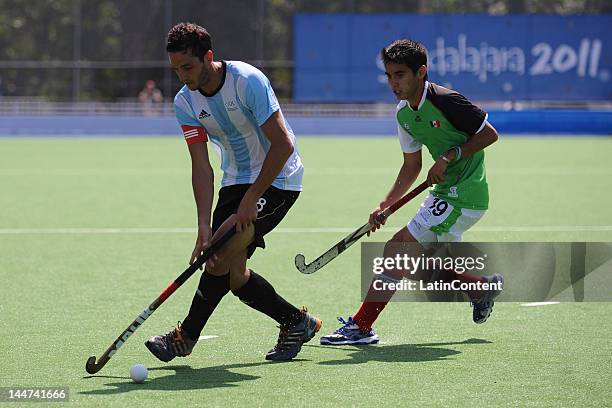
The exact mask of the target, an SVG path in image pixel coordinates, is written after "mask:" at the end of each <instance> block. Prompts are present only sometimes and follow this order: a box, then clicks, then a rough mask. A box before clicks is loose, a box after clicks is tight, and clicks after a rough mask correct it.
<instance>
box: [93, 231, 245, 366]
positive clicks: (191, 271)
mask: <svg viewBox="0 0 612 408" xmlns="http://www.w3.org/2000/svg"><path fill="white" fill-rule="evenodd" d="M235 232H236V228H235V227H233V228H231V229H230V230H229V231H227V232H226V233H225V234H224V235H222V236H221V238H219V239H218V240H217V241H216V242H215V243H213V244H212V245H211V246H210V247H208V248H207V249H206V250H205V251H204V252H203V253H202V255H200V256H199V257H198V258H197V259H196V261H195V262H194V263H193V264H192V265H190V266H189V268H187V269H185V271H184V272H183V273H181V274H180V275H179V277H178V278H176V279H175V280H174V282H172V283H171V284H170V285H168V287H167V288H166V289H164V291H163V292H162V293H161V294H160V295H159V296H158V297H157V299H155V300H154V301H153V303H151V304H150V305H149V307H148V308H146V309H145V310H144V311H143V312H142V313H141V314H140V315H139V316H138V317H137V318H136V320H134V321H133V322H132V324H130V325H129V326H128V328H127V329H125V330H124V331H123V333H121V334H120V335H119V337H117V339H116V340H115V341H114V342H113V344H112V345H111V346H110V347H109V348H108V350H106V351H105V352H104V354H102V356H101V357H100V359H99V360H98V361H97V362H96V356H91V357H89V359H88V360H87V364H85V370H87V372H88V373H89V374H95V373H97V372H98V371H100V370H101V369H102V367H104V365H105V364H106V363H108V360H110V358H111V357H112V356H113V355H114V354H115V353H116V352H117V350H119V347H121V346H122V345H123V343H125V342H126V341H127V339H128V338H129V337H130V336H131V335H132V334H134V332H135V331H136V329H138V328H139V327H140V326H141V325H142V324H143V323H144V321H145V320H147V319H148V318H149V316H151V315H152V314H153V312H154V311H155V310H156V309H157V308H158V307H159V306H160V305H161V304H162V303H164V301H165V300H166V299H168V298H169V297H170V295H172V293H174V291H175V290H177V289H178V288H179V287H181V285H182V284H183V283H185V281H186V280H187V279H189V278H190V277H191V275H193V274H194V273H195V272H196V271H197V270H198V269H199V268H200V267H201V266H202V265H204V263H205V262H206V261H207V260H208V259H209V258H210V257H211V256H212V255H213V254H214V253H215V252H217V251H218V250H219V249H220V248H221V247H222V246H223V245H225V243H226V242H227V241H229V239H230V238H231V237H232V236H233V235H234V233H235Z"/></svg>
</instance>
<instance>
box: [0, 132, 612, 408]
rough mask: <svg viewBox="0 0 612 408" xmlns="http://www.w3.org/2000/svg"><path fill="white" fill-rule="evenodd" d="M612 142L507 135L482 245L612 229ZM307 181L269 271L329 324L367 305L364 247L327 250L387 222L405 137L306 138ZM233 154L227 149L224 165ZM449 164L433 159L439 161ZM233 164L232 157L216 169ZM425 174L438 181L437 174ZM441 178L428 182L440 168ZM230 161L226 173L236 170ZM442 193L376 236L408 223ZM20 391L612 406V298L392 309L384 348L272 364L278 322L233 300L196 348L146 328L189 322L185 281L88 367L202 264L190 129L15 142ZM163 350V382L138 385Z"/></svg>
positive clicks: (5, 374) (8, 252)
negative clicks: (481, 309) (141, 372)
mask: <svg viewBox="0 0 612 408" xmlns="http://www.w3.org/2000/svg"><path fill="white" fill-rule="evenodd" d="M611 147H612V140H611V139H610V138H587V137H580V138H567V137H564V138H552V137H545V138H526V137H502V138H500V140H499V142H498V143H497V144H496V145H494V146H492V147H491V148H490V149H488V151H487V156H486V162H487V176H488V180H489V186H490V192H491V206H490V210H489V211H488V212H487V214H486V216H485V217H484V218H483V219H482V221H481V222H479V223H478V224H477V225H476V226H475V228H474V229H473V230H471V231H469V232H468V233H466V234H465V239H466V240H468V241H491V242H498V241H562V242H564V241H605V242H611V241H612V212H610V210H609V206H610V202H612V196H611V195H612V193H611V189H610V183H609V181H608V180H609V177H610V176H611V175H612V164H610V160H609V159H608V156H609V152H610V151H611ZM299 148H300V151H301V153H302V156H303V159H304V164H305V166H306V175H305V178H304V192H303V193H302V195H301V197H300V199H299V200H298V202H297V203H296V205H295V207H294V208H293V209H292V211H291V212H290V213H289V215H288V216H287V218H286V219H285V220H284V221H283V223H282V224H281V225H280V226H279V228H278V230H277V231H274V232H273V233H271V234H270V235H268V237H267V238H266V241H267V248H266V250H265V251H258V252H257V253H256V254H255V256H254V257H253V259H252V262H251V266H252V268H253V269H254V270H256V271H257V272H258V273H260V274H262V275H264V276H265V277H266V278H267V279H268V280H270V281H271V282H272V283H273V284H274V286H275V288H276V289H277V291H278V292H279V293H281V294H282V295H283V296H284V297H285V298H286V299H288V300H290V301H291V302H293V303H295V304H296V305H298V306H300V305H307V306H308V308H309V310H310V311H311V312H312V313H313V314H316V315H317V316H319V317H320V318H322V319H323V321H324V325H323V328H322V333H323V334H327V333H329V332H331V331H333V330H334V329H336V328H337V322H336V321H335V318H336V316H344V317H346V316H348V315H350V314H353V313H354V312H355V311H356V309H357V307H358V306H359V304H360V299H359V295H360V292H359V290H360V287H359V285H360V279H359V267H360V257H359V245H355V246H354V247H352V248H351V249H349V250H348V251H347V252H346V253H344V254H342V255H341V256H340V257H339V258H338V259H336V260H334V261H333V262H332V263H330V264H329V265H327V266H326V267H325V268H324V269H322V270H321V271H319V272H317V273H316V274H313V275H308V276H306V275H301V274H300V273H299V272H298V271H297V270H296V269H295V267H294V266H293V258H294V256H295V254H297V253H298V252H300V253H303V254H305V255H306V258H307V260H312V259H313V258H314V257H316V256H318V255H319V254H320V253H322V252H323V251H325V250H326V249H328V248H329V247H330V246H331V245H333V244H334V243H336V242H337V241H338V240H340V239H341V238H342V237H343V236H345V235H346V234H347V233H348V232H349V231H351V230H352V229H355V228H357V227H359V226H360V225H362V224H363V223H364V222H365V221H366V220H367V215H368V213H369V211H370V210H371V209H372V208H373V207H374V206H375V205H376V204H377V203H378V202H379V201H380V199H381V198H382V197H383V195H384V194H385V192H386V191H387V190H388V188H389V186H390V185H391V183H392V182H393V180H394V178H395V175H396V173H397V169H398V167H399V165H400V163H401V152H400V148H399V143H398V141H397V140H396V139H394V138H380V137H376V138H375V137H372V138H365V137H362V138H348V137H342V138H333V137H320V138H314V137H308V138H301V139H300V140H299ZM215 161H216V159H215ZM430 164H431V159H430V158H427V160H425V164H424V172H425V171H426V170H427V169H428V167H429V165H430ZM214 166H215V167H217V165H216V164H215V165H214ZM423 177H424V176H423ZM421 178H422V177H421ZM219 180H220V175H219V174H218V173H217V180H216V181H217V182H218V181H219ZM423 197H424V195H422V196H420V197H419V199H417V200H415V201H414V202H412V203H409V204H408V205H406V206H405V208H403V209H401V210H400V211H398V212H397V213H396V214H395V215H393V217H392V218H391V219H390V220H389V222H388V223H387V227H386V228H385V229H384V230H383V231H381V232H378V233H377V234H376V235H375V236H373V237H372V238H370V239H369V240H370V241H373V240H378V241H384V240H385V239H388V238H389V237H390V236H391V234H392V233H393V232H395V231H396V230H397V229H399V228H401V226H402V225H403V224H404V223H405V222H407V221H408V220H409V219H410V218H411V216H412V215H413V214H414V212H415V210H416V209H417V207H418V205H419V204H420V201H421V200H422V199H423ZM0 209H1V211H0V279H1V281H2V295H3V296H2V301H0V315H1V316H2V319H1V321H2V336H0V387H34V386H35V387H69V392H70V401H71V402H70V403H69V404H68V405H70V406H118V407H119V406H120V407H124V406H155V407H157V406H189V405H192V404H197V405H202V406H266V407H267V406H271V405H275V406H277V405H278V406H319V405H320V406H331V405H339V406H351V405H352V406H400V405H406V406H453V405H455V406H474V405H487V406H602V405H606V404H609V401H611V400H612V391H611V389H610V387H609V384H610V383H612V374H611V370H610V367H612V343H611V342H610V341H609V338H610V337H612V323H610V322H611V319H610V313H611V312H612V304H611V303H604V302H599V303H561V304H554V305H548V306H540V307H524V306H522V305H521V304H519V303H498V304H496V306H495V311H494V313H493V315H492V317H491V318H490V320H489V321H488V322H487V323H486V324H484V325H475V324H473V323H472V321H471V309H470V307H469V305H468V304H465V303H454V304H449V303H435V304H432V303H392V304H390V305H389V306H388V307H387V309H386V310H385V311H384V313H383V314H382V315H381V318H380V319H379V321H377V323H376V325H375V329H376V330H377V332H378V334H379V335H380V336H381V339H382V341H383V344H380V345H377V346H369V347H350V346H343V347H338V348H331V347H322V346H319V345H318V338H315V339H314V340H313V341H312V342H310V343H308V344H307V345H305V346H304V348H303V349H302V352H301V353H300V354H299V356H298V358H297V359H296V361H293V362H290V363H269V362H266V361H265V360H264V354H265V353H266V352H267V351H268V350H269V349H270V348H271V347H272V346H273V345H274V343H275V341H276V336H277V333H278V332H277V329H276V327H275V322H273V321H272V320H270V319H269V318H267V317H266V316H264V315H261V314H259V313H257V312H255V311H253V310H251V309H249V308H248V307H246V306H245V305H243V304H242V303H240V302H239V301H238V300H237V299H236V298H234V297H233V296H232V295H231V294H230V295H228V296H226V298H224V300H223V301H222V303H221V304H220V306H219V307H218V309H217V310H216V312H215V314H214V315H213V316H212V318H211V319H210V321H209V324H208V325H207V327H206V328H205V331H204V333H203V335H210V336H218V337H214V338H211V339H208V340H202V341H201V342H200V343H199V344H198V345H197V347H196V348H195V350H194V352H193V354H192V355H191V356H190V357H188V358H184V359H183V358H181V359H175V360H174V361H172V362H171V363H169V364H164V363H161V362H159V361H157V360H155V358H154V357H153V356H151V355H150V354H149V352H148V351H147V350H146V348H145V347H144V346H143V341H144V340H145V339H147V338H148V337H149V336H151V335H154V334H160V333H162V332H166V331H168V330H169V329H171V328H172V326H173V325H174V324H176V322H177V321H178V320H181V319H183V318H184V316H185V314H186V311H187V309H188V307H189V304H190V302H191V297H192V294H193V292H194V291H195V288H196V285H197V281H198V278H197V277H193V278H192V279H191V280H189V281H188V282H187V283H186V284H185V285H184V286H183V287H182V288H181V289H179V290H178V291H177V292H176V293H175V294H174V295H173V296H172V297H171V298H170V299H169V300H168V301H167V302H166V303H165V304H164V305H163V306H162V307H161V308H160V309H159V310H158V311H156V312H155V314H154V315H153V316H152V317H151V318H150V319H149V320H147V321H146V323H145V324H144V325H143V326H142V327H141V328H140V329H139V330H138V331H136V333H135V334H134V335H133V336H132V337H131V338H130V339H129V340H128V341H127V342H126V344H125V345H124V346H123V347H122V348H121V349H120V351H119V352H118V353H117V354H116V355H115V356H114V357H113V358H112V359H111V360H110V362H109V363H108V364H107V366H106V367H104V368H103V369H102V370H101V371H100V372H99V373H98V374H97V375H95V376H89V375H87V373H86V372H85V370H84V366H85V361H86V360H87V358H88V357H89V356H90V355H93V354H95V355H97V356H100V355H101V354H102V353H103V352H104V351H105V350H106V348H107V347H108V346H109V345H110V344H111V343H112V341H113V340H114V339H115V338H116V337H117V336H118V335H119V334H120V333H121V331H122V330H123V329H125V328H126V327H127V325H128V324H129V323H130V322H131V321H132V320H134V318H135V317H136V316H137V315H138V314H139V313H140V312H141V311H142V310H143V309H144V308H145V307H146V306H147V305H148V304H149V303H150V302H151V301H153V300H154V299H155V298H156V297H157V296H158V295H159V293H160V292H161V291H162V290H163V289H164V288H165V287H166V285H167V284H168V283H169V282H171V281H172V280H173V279H174V278H176V277H177V276H178V275H179V274H180V273H181V272H182V271H183V270H184V268H185V267H186V263H187V261H188V258H189V256H190V254H191V251H192V249H193V243H194V240H195V206H194V202H193V197H192V193H191V184H190V163H189V157H188V153H187V149H186V147H185V145H184V142H182V141H181V140H180V137H178V138H163V137H159V138H129V137H126V138H108V139H104V138H100V139H96V138H93V139H75V138H59V139H46V138H40V139H36V138H12V139H10V138H9V139H0ZM136 363H143V364H145V365H146V366H147V367H148V368H149V370H150V371H149V378H148V380H147V381H146V382H145V383H144V384H141V385H138V384H133V383H132V382H131V380H130V379H129V368H130V367H131V366H132V365H133V364H136Z"/></svg>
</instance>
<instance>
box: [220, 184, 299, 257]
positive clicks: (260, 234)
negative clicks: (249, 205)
mask: <svg viewBox="0 0 612 408" xmlns="http://www.w3.org/2000/svg"><path fill="white" fill-rule="evenodd" d="M249 187H251V185H250V184H236V185H233V186H226V187H222V188H221V190H219V199H218V200H217V206H216V207H215V211H214V212H213V222H212V232H213V234H214V233H215V232H216V231H217V229H219V227H220V226H221V224H223V222H224V221H225V220H226V219H227V218H228V217H229V216H230V215H232V214H236V211H238V206H240V202H241V201H242V197H244V194H245V193H246V192H247V190H248V189H249ZM299 195H300V192H299V191H291V190H281V189H280V188H276V187H274V186H270V187H269V188H268V189H267V190H266V191H265V192H264V193H263V195H262V196H261V198H260V199H259V200H258V201H257V219H256V220H255V239H254V241H253V242H252V243H251V244H250V245H249V246H248V248H247V258H250V257H251V255H253V253H254V252H255V248H257V247H260V248H265V247H266V243H265V241H264V235H266V234H267V233H268V232H270V231H272V230H273V229H274V228H275V227H276V226H277V225H278V224H279V223H280V222H281V220H282V219H283V218H285V215H286V214H287V212H288V211H289V209H290V208H291V206H292V205H293V203H295V201H296V200H297V198H298V196H299Z"/></svg>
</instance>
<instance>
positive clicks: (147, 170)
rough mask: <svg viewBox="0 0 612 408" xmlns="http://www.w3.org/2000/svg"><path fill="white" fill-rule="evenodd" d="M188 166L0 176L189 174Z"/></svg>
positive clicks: (2, 171)
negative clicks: (182, 167)
mask: <svg viewBox="0 0 612 408" xmlns="http://www.w3.org/2000/svg"><path fill="white" fill-rule="evenodd" d="M190 173H191V169H190V168H184V169H181V168H166V169H159V168H144V167H143V168H123V169H122V168H108V169H95V168H94V169H78V168H77V169H0V176H40V175H42V176H45V175H49V176H124V175H128V176H129V175H134V176H141V175H164V174H165V175H175V174H190Z"/></svg>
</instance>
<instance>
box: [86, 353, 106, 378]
mask: <svg viewBox="0 0 612 408" xmlns="http://www.w3.org/2000/svg"><path fill="white" fill-rule="evenodd" d="M101 368H102V364H96V356H91V357H89V358H88V359H87V364H85V370H86V371H87V372H88V373H89V374H95V373H97V372H98V371H100V369H101Z"/></svg>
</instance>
